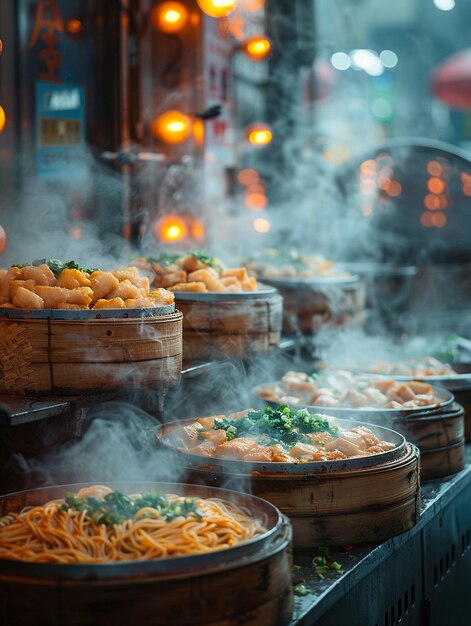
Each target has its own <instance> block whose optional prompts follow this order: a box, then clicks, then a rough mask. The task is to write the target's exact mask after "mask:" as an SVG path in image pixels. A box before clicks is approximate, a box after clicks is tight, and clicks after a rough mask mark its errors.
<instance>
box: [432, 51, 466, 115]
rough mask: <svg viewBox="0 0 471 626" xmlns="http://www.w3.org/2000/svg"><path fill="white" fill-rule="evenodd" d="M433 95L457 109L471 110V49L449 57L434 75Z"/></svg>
mask: <svg viewBox="0 0 471 626" xmlns="http://www.w3.org/2000/svg"><path fill="white" fill-rule="evenodd" d="M431 88H432V93H433V94H434V96H435V97H436V98H438V99H439V100H441V101H442V102H444V103H445V104H447V105H448V106H450V107H454V108H456V109H471V48H466V49H465V50H462V51H461V52H458V54H454V55H453V56H451V57H448V59H446V60H445V61H444V62H443V63H442V64H441V65H439V66H438V67H437V68H436V70H435V71H434V72H433V74H432V82H431Z"/></svg>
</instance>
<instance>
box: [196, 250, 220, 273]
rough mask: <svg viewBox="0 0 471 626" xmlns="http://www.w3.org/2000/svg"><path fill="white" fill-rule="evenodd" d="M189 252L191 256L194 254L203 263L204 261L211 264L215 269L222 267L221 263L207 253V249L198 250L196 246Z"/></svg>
mask: <svg viewBox="0 0 471 626" xmlns="http://www.w3.org/2000/svg"><path fill="white" fill-rule="evenodd" d="M188 254H191V256H194V257H195V258H196V259H198V261H201V263H204V264H205V265H209V266H210V267H213V268H214V269H221V264H220V263H219V262H218V261H217V260H216V259H215V258H214V257H213V256H210V255H209V254H207V253H206V250H197V249H195V248H191V249H190V250H188Z"/></svg>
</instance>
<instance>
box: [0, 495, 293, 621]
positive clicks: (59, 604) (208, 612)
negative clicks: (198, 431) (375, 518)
mask: <svg viewBox="0 0 471 626" xmlns="http://www.w3.org/2000/svg"><path fill="white" fill-rule="evenodd" d="M87 486H88V485H63V486H57V487H47V488H43V489H37V490H30V491H23V492H18V493H14V494H10V495H7V496H3V497H1V498H0V516H1V515H3V516H4V517H3V518H2V517H0V621H1V623H2V624H13V623H14V624H17V625H18V626H32V625H36V624H56V625H57V626H87V625H92V624H98V623H100V624H113V625H114V626H127V625H128V624H130V623H133V622H136V621H137V622H139V623H143V624H154V625H155V626H168V624H171V623H176V624H179V625H180V626H204V625H208V626H214V625H216V624H218V625H223V624H236V623H240V624H242V623H243V624H247V625H248V626H273V625H274V626H285V625H286V624H288V623H289V621H290V618H291V612H292V605H293V592H292V580H291V577H292V575H291V570H292V561H291V528H290V525H289V523H288V521H287V520H286V518H285V517H284V516H283V515H281V514H280V512H279V511H278V510H277V509H276V508H275V507H274V506H272V505H271V504H270V503H268V502H264V501H263V500H260V499H258V498H255V497H253V496H249V495H245V494H241V493H235V492H231V491H226V490H222V489H213V488H208V487H201V486H200V487H198V486H192V485H181V484H161V483H138V484H137V483H133V484H131V483H124V484H123V483H121V484H118V483H109V486H110V487H111V488H112V489H119V490H121V491H122V492H124V493H125V494H137V493H152V492H154V493H155V492H156V491H157V493H161V494H166V493H172V494H178V495H182V496H185V497H196V498H218V499H223V500H225V501H229V502H230V503H231V504H233V505H235V506H237V507H243V509H244V510H245V511H246V513H247V515H250V516H251V517H253V518H255V519H257V520H258V521H259V522H260V523H261V524H262V525H263V527H264V530H263V532H261V533H259V534H257V535H255V536H254V537H253V538H252V539H249V540H246V541H244V542H241V543H236V544H235V545H233V546H231V547H226V548H225V549H217V550H214V551H207V552H199V553H195V554H191V552H190V553H188V554H184V555H183V556H182V555H180V556H176V557H175V556H167V557H161V558H151V559H149V558H148V557H147V559H141V560H124V561H107V562H98V563H97V562H87V559H84V560H83V561H81V562H80V561H74V560H72V561H70V562H68V563H63V562H62V563H57V562H53V561H52V559H51V560H49V561H48V560H46V561H43V562H28V561H19V560H11V558H10V559H8V558H4V557H3V556H2V549H4V543H2V528H1V526H2V525H4V526H5V530H6V529H7V526H8V524H9V523H11V519H12V518H11V517H10V516H9V514H10V513H11V512H12V511H15V512H18V511H20V510H21V509H22V508H23V507H27V506H38V505H39V506H43V505H44V504H45V503H46V502H49V501H51V500H53V499H56V498H64V497H65V496H66V495H67V494H68V493H70V492H72V493H76V492H77V491H78V489H79V488H81V487H87ZM203 519H204V518H203Z"/></svg>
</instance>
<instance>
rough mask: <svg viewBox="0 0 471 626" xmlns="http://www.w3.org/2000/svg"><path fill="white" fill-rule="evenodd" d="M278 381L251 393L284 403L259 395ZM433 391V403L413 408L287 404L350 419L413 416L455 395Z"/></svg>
mask: <svg viewBox="0 0 471 626" xmlns="http://www.w3.org/2000/svg"><path fill="white" fill-rule="evenodd" d="M388 379H389V380H390V379H391V377H388ZM407 380H411V378H410V377H409V378H407ZM279 384H280V382H279V381H277V382H271V383H266V384H265V385H257V386H256V387H254V388H253V389H252V391H253V393H254V394H255V395H256V396H258V398H259V399H260V400H262V401H263V402H266V403H267V404H268V405H269V406H272V407H277V406H278V405H279V404H286V403H284V402H282V401H281V400H280V401H279V402H277V401H275V400H266V399H265V398H262V397H261V396H260V393H259V391H260V389H262V388H263V389H266V388H267V387H270V386H271V385H279ZM433 391H434V394H435V397H436V398H437V400H438V402H435V403H434V404H429V405H427V406H419V407H416V408H413V409H410V408H404V409H386V408H381V407H379V408H378V407H356V408H354V407H327V406H317V405H315V404H302V403H301V404H292V405H289V406H291V408H293V409H308V410H309V411H311V412H314V413H326V412H327V413H329V414H331V415H335V416H338V417H349V416H351V417H352V419H357V417H356V416H358V415H359V414H362V413H365V414H366V416H369V415H371V416H375V417H376V416H379V415H385V416H388V417H395V416H404V415H410V416H415V415H422V414H428V413H430V412H432V411H437V410H439V409H442V408H445V407H448V406H450V405H451V404H452V403H453V402H454V401H455V397H454V395H453V394H452V393H451V391H449V390H448V389H445V388H444V387H437V386H435V385H433Z"/></svg>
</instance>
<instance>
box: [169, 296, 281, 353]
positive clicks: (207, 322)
mask: <svg viewBox="0 0 471 626" xmlns="http://www.w3.org/2000/svg"><path fill="white" fill-rule="evenodd" d="M179 307H180V309H181V310H182V312H183V315H184V318H183V343H184V359H185V363H192V362H195V361H204V360H213V359H215V360H220V359H224V358H250V357H251V356H253V355H254V354H258V353H260V352H266V351H267V350H269V349H271V348H273V347H277V346H278V345H279V342H280V337H281V326H282V310H283V301H282V298H281V296H279V295H278V294H275V295H270V296H268V297H266V298H253V299H247V298H244V299H243V300H233V301H214V302H203V301H196V300H195V301H184V302H179Z"/></svg>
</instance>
